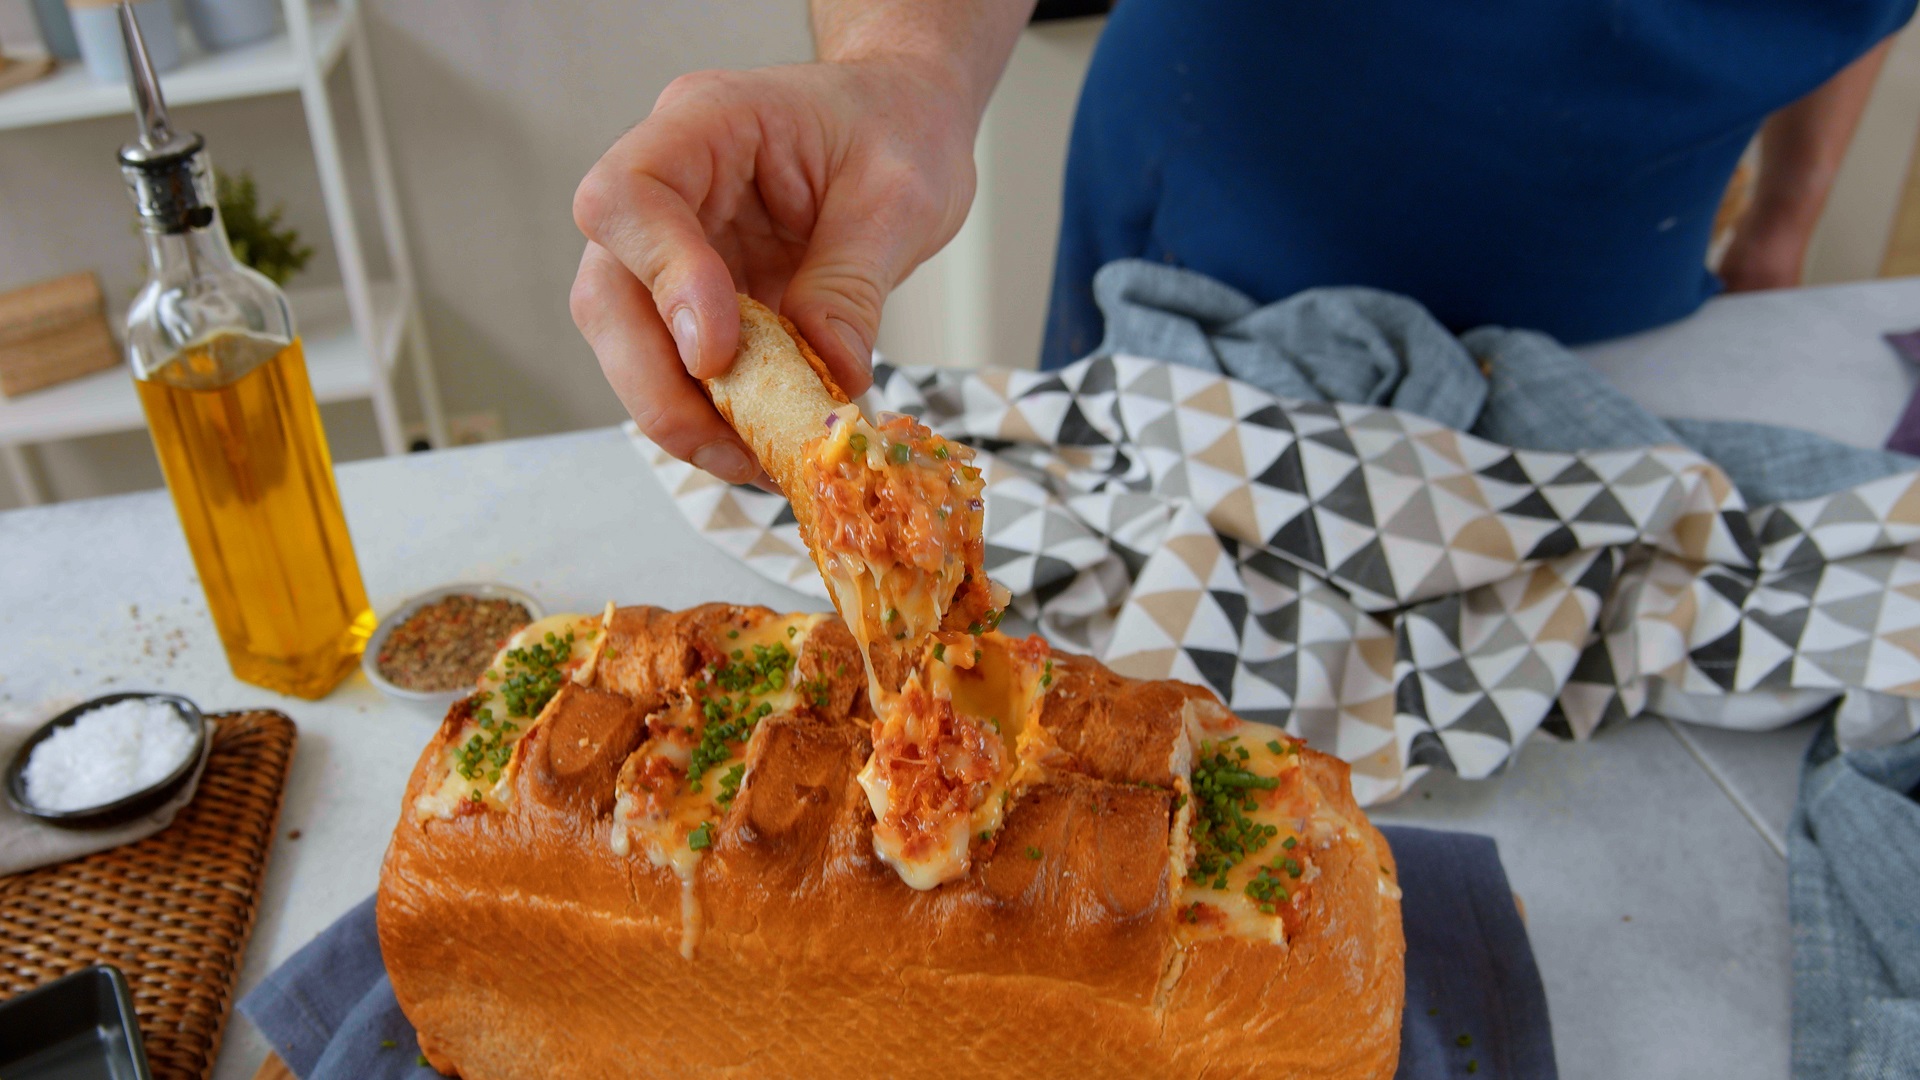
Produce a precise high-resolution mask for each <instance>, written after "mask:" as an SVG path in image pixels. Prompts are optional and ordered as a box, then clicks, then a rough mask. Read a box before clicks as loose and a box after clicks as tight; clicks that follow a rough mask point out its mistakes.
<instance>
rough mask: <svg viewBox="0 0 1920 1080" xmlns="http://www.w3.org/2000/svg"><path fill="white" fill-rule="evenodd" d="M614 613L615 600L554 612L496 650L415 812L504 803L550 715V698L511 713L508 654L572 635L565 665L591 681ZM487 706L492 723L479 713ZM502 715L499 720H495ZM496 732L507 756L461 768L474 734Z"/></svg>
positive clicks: (488, 738)
mask: <svg viewBox="0 0 1920 1080" xmlns="http://www.w3.org/2000/svg"><path fill="white" fill-rule="evenodd" d="M612 618H613V605H612V604H611V603H610V604H608V605H607V606H606V609H605V610H604V611H603V612H601V614H599V615H597V616H595V615H575V614H564V615H549V616H547V617H546V618H544V619H539V620H536V621H535V622H532V623H529V624H528V625H527V626H525V627H522V628H521V629H520V631H519V632H518V633H516V634H514V635H513V636H512V637H511V638H508V639H507V643H506V644H505V645H502V646H501V647H500V651H499V652H498V653H496V654H494V658H493V663H491V664H489V665H488V666H487V670H486V671H485V672H484V673H482V674H481V676H480V679H479V682H478V685H477V686H476V687H475V689H474V699H473V708H472V710H471V711H470V715H469V718H468V719H467V721H466V723H465V724H464V725H463V726H462V727H461V729H460V730H459V731H458V732H457V733H455V736H454V738H452V739H450V740H449V741H448V743H447V748H446V750H445V751H444V752H443V753H442V755H441V767H442V769H443V772H442V774H441V778H440V782H439V783H438V784H437V785H435V786H434V788H433V789H432V790H431V791H428V792H426V793H424V794H422V795H421V796H419V797H418V798H416V799H415V800H414V803H413V811H414V815H415V816H416V817H418V818H421V819H423V820H424V819H426V818H434V817H438V818H449V817H452V816H453V815H455V814H457V813H461V812H462V811H469V812H470V810H471V808H472V807H474V806H483V807H494V808H498V807H502V806H505V805H506V804H507V802H508V801H509V800H510V799H511V798H512V792H513V777H514V774H515V773H517V772H518V771H519V768H520V756H519V753H518V748H519V746H520V743H521V741H522V740H523V739H525V738H526V737H527V733H528V732H530V731H532V730H533V728H534V726H535V725H537V724H539V723H540V721H541V718H542V717H544V716H545V715H546V711H547V708H549V707H551V705H552V702H551V701H549V702H548V703H547V706H543V707H542V709H541V712H540V716H535V717H525V716H519V717H515V716H509V715H508V709H507V705H506V699H505V698H504V696H503V695H502V694H501V692H500V691H501V687H502V686H503V685H504V683H505V682H506V679H507V678H508V676H509V675H510V674H511V672H510V671H509V670H508V664H507V654H508V653H510V652H512V651H513V650H515V649H521V648H525V647H527V646H529V645H534V644H539V643H543V642H545V641H546V640H547V636H548V635H549V634H551V635H552V636H553V638H554V640H555V641H562V640H565V638H566V635H568V634H572V635H573V644H572V648H571V650H570V651H569V653H568V657H567V659H566V660H565V661H564V662H563V664H562V669H563V670H564V671H565V672H566V673H567V676H568V677H569V678H571V679H572V680H573V681H575V682H577V683H581V684H583V685H584V684H587V683H588V682H589V681H590V680H591V679H592V678H593V669H594V666H595V665H596V664H597V663H598V662H599V659H600V652H601V650H603V649H605V648H606V642H607V634H606V628H607V626H608V624H609V623H610V621H611V620H612ZM483 711H484V713H485V715H486V716H487V717H488V720H489V722H488V723H484V724H483V723H482V722H481V720H479V719H478V718H479V717H481V716H482V714H483ZM495 718H497V720H495ZM495 736H498V738H499V749H500V750H502V751H504V753H505V754H506V755H507V759H506V761H505V762H502V763H498V764H496V763H494V762H491V761H489V762H486V763H485V767H483V768H482V769H480V770H478V771H473V775H467V774H466V773H463V772H462V771H461V754H462V750H463V748H465V747H467V746H468V745H469V743H470V742H471V741H472V740H474V739H476V738H477V739H481V740H483V741H484V742H486V743H487V744H488V745H492V740H493V739H494V737H495Z"/></svg>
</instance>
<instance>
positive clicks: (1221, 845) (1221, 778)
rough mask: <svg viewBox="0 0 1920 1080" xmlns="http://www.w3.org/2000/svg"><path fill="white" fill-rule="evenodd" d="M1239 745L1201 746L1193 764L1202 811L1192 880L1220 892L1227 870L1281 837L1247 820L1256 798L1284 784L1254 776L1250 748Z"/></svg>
mask: <svg viewBox="0 0 1920 1080" xmlns="http://www.w3.org/2000/svg"><path fill="white" fill-rule="evenodd" d="M1233 743H1234V740H1233V739H1225V740H1223V741H1221V742H1217V743H1201V744H1200V753H1199V754H1198V755H1197V756H1196V758H1195V760H1194V763H1193V774H1192V787H1193V803H1194V809H1195V810H1196V811H1198V812H1197V813H1195V814H1194V818H1193V854H1194V858H1193V869H1192V870H1190V871H1188V873H1187V876H1188V878H1189V879H1191V880H1193V881H1206V880H1208V879H1209V878H1211V879H1212V880H1213V887H1214V888H1216V889H1224V888H1226V887H1227V879H1226V874H1227V871H1229V870H1231V869H1233V868H1234V867H1235V866H1237V865H1239V864H1240V862H1241V860H1243V859H1245V858H1246V857H1248V856H1249V855H1252V854H1254V853H1255V852H1257V851H1259V850H1260V849H1261V848H1264V847H1266V846H1267V842H1268V841H1270V840H1272V839H1273V838H1274V837H1275V836H1277V835H1279V832H1280V830H1279V829H1277V828H1275V827H1274V826H1272V825H1262V824H1260V823H1259V822H1256V821H1249V820H1247V817H1246V814H1247V813H1248V812H1249V808H1250V807H1255V806H1256V804H1254V803H1253V802H1252V801H1251V794H1250V793H1251V792H1254V791H1271V790H1273V789H1274V788H1277V787H1279V786H1280V781H1279V779H1278V778H1276V777H1271V776H1256V775H1255V774H1253V773H1252V772H1249V771H1248V770H1247V769H1246V767H1245V766H1243V765H1242V764H1241V761H1243V760H1244V759H1245V757H1246V753H1245V748H1244V747H1240V746H1235V745H1232V744H1233ZM1256 899H1268V898H1267V897H1256Z"/></svg>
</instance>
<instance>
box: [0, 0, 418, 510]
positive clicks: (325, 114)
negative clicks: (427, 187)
mask: <svg viewBox="0 0 1920 1080" xmlns="http://www.w3.org/2000/svg"><path fill="white" fill-rule="evenodd" d="M282 6H283V7H284V9H285V12H286V29H285V31H284V32H283V33H281V34H280V35H279V36H278V37H275V38H272V39H270V40H268V41H265V42H262V43H260V44H258V45H253V46H249V47H247V48H244V49H236V50H232V51H229V52H223V53H210V54H209V53H197V52H192V51H188V52H187V53H186V56H187V59H186V62H185V63H183V64H182V65H181V66H180V67H179V68H177V69H175V70H174V71H171V72H168V73H167V74H165V75H162V76H161V77H160V84H161V88H162V90H163V91H164V92H165V94H166V96H167V104H168V105H169V106H172V107H175V108H179V107H182V106H188V105H195V104H200V103H203V102H209V101H230V100H233V99H236V98H248V97H259V96H262V95H266V94H286V93H297V94H299V95H300V100H301V104H302V106H303V107H304V108H305V111H306V118H307V131H308V134H309V136H310V138H311V140H312V143H313V156H314V164H315V166H316V168H317V169H318V171H319V174H320V193H321V197H322V199H323V200H324V201H325V203H326V209H327V226H328V230H329V231H330V232H331V233H332V236H333V244H334V250H335V253H336V254H337V255H338V256H339V261H340V274H341V282H340V284H339V285H338V286H333V287H327V288H319V289H307V290H299V291H296V292H294V293H293V294H292V295H291V297H290V299H291V300H292V302H293V308H294V317H295V320H296V322H297V324H298V326H299V329H300V334H301V338H302V339H303V342H304V344H305V347H306V354H307V370H308V374H309V375H310V377H311V378H312V381H313V391H314V396H315V397H316V398H318V399H319V400H320V401H321V402H334V401H357V400H367V401H370V402H371V403H372V405H373V413H374V420H375V423H376V424H377V426H378V428H379V431H380V442H381V446H382V448H383V449H385V451H386V452H387V453H388V454H399V453H403V452H405V450H406V439H405V436H404V434H403V433H402V430H401V423H400V410H399V407H398V405H397V403H396V402H395V400H394V389H393V387H394V375H395V373H396V371H397V369H398V367H399V363H400V359H401V354H403V353H404V354H406V357H407V359H408V360H409V362H410V363H411V364H412V369H413V376H414V385H415V387H416V390H417V392H418V394H419V398H420V411H421V413H422V414H423V417H424V419H425V420H426V424H427V432H428V435H429V437H430V438H431V439H432V440H433V443H434V445H436V446H444V445H446V420H445V417H444V416H443V415H442V413H441V409H440V393H439V384H438V383H437V382H436V380H435V378H434V374H433V358H432V356H431V354H430V353H429V352H428V349H427V337H426V332H425V330H424V328H423V325H422V323H421V321H420V309H419V303H418V299H419V292H418V290H417V287H416V285H415V279H414V274H413V260H412V257H411V254H410V253H409V252H408V250H407V243H406V235H405V231H404V226H403V222H402V220H401V216H400V201H399V197H398V195H397V194H396V192H395V190H394V184H393V168H392V162H391V159H390V158H389V156H388V153H387V137H386V130H385V125H384V123H383V120H382V117H381V114H380V105H379V95H378V93H377V92H376V90H375V87H374V81H373V63H372V57H371V54H370V52H369V50H368V48H367V37H366V27H365V23H364V21H363V19H362V18H361V13H360V10H359V6H358V4H357V3H356V0H340V2H339V3H338V4H337V5H318V6H317V5H313V4H310V3H309V2H308V0H282ZM182 32H183V34H184V32H185V31H184V28H183V31H182ZM343 61H344V62H345V64H346V67H347V72H348V76H349V78H350V80H351V85H352V88H353V96H354V104H355V107H356V108H357V109H358V111H359V114H360V126H361V130H362V131H363V132H364V137H365V144H366V154H367V164H368V166H369V170H370V172H371V173H372V179H373V196H374V207H375V211H376V214H377V216H378V218H379V223H380V238H381V241H382V245H383V246H384V247H385V249H386V253H387V263H388V265H389V266H391V267H392V268H393V278H392V280H388V281H375V280H373V279H372V278H370V277H369V276H368V272H367V263H366V256H365V252H363V251H362V250H361V246H360V234H359V231H358V226H357V218H356V215H355V211H354V206H353V197H352V192H351V191H350V190H349V188H348V186H347V180H346V170H345V168H344V166H343V164H342V161H341V152H340V151H341V146H340V138H339V133H338V129H337V128H336V126H335V124H334V119H333V102H332V100H331V99H330V98H329V96H328V94H327V77H328V76H329V75H330V74H331V73H332V72H333V70H334V69H335V68H336V67H337V66H339V65H340V64H341V63H342V62H343ZM131 112H132V98H131V96H130V95H129V93H128V91H127V88H126V87H124V86H112V85H107V84H103V83H97V82H94V81H93V80H92V79H90V78H89V77H88V76H87V73H86V71H85V70H84V69H83V68H82V67H81V66H80V65H79V64H77V63H69V64H63V65H61V67H60V69H59V70H58V71H56V72H55V73H54V74H52V75H50V76H48V77H47V78H44V79H41V80H39V81H38V82H34V83H30V84H28V85H26V86H22V87H18V88H16V89H13V90H9V91H6V92H4V93H0V132H4V131H7V130H10V129H17V128H25V127H35V126H39V125H43V124H59V123H65V122H67V121H71V120H85V119H90V118H92V117H97V116H112V115H116V114H122V113H127V114H130V113H131ZM189 126H190V125H189ZM214 149H215V152H216V153H217V152H218V148H217V147H216V148H214ZM145 426H146V417H145V416H144V415H143V414H142V413H141V411H140V402H139V399H138V398H137V397H136V396H135V394H134V391H133V385H132V382H131V380H130V379H129V378H128V376H127V373H126V371H125V370H124V369H118V368H116V369H111V370H108V371H103V372H99V373H97V374H94V375H90V376H87V377H86V378H83V379H76V380H74V381H73V382H70V383H64V384H61V385H59V386H55V387H50V388H48V389H46V390H40V391H36V392H33V393H30V394H24V395H22V396H20V397H18V398H4V397H0V459H3V460H4V464H5V465H6V467H7V469H8V471H9V473H10V474H11V475H12V478H13V482H14V486H15V488H16V489H17V490H18V491H19V492H20V494H21V497H22V498H23V499H24V500H26V501H27V502H30V503H38V502H42V501H44V500H45V492H44V491H42V490H41V488H40V485H39V483H38V481H37V479H36V477H35V476H34V473H33V469H32V468H31V467H30V464H29V462H28V459H27V457H26V453H25V451H26V449H27V448H28V447H30V446H32V445H33V444H35V443H43V442H51V441H54V440H57V439H70V438H78V437H80V436H85V435H100V434H105V433H107V432H113V431H131V430H138V429H140V428H144V427H145Z"/></svg>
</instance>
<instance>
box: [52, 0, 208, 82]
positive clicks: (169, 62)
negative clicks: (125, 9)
mask: <svg viewBox="0 0 1920 1080" xmlns="http://www.w3.org/2000/svg"><path fill="white" fill-rule="evenodd" d="M118 8H119V5H118V4H115V3H114V2H113V0H67V10H68V12H70V13H71V14H72V15H73V36H74V37H75V38H77V39H78V40H79V42H80V59H81V60H82V61H83V62H84V63H85V64H86V65H87V74H88V75H91V76H93V79H94V81H95V82H103V83H120V84H122V85H124V84H125V83H126V81H127V47H126V45H125V44H123V43H122V41H121V39H120V12H119V10H118ZM133 17H134V19H135V20H136V21H137V22H139V24H140V35H141V36H142V37H144V38H146V39H147V54H148V55H149V56H150V57H152V59H153V70H155V71H172V70H173V69H174V68H177V67H179V66H180V39H179V37H178V35H177V34H176V33H175V31H174V28H173V8H171V7H169V6H168V4H167V0H140V2H139V3H136V4H134V5H133Z"/></svg>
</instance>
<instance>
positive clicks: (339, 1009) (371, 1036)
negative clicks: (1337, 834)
mask: <svg viewBox="0 0 1920 1080" xmlns="http://www.w3.org/2000/svg"><path fill="white" fill-rule="evenodd" d="M1380 832H1381V833H1382V834H1383V835H1385V836H1386V838H1387V843H1388V845H1389V846H1390V847H1392V849H1393V857H1394V860H1395V862H1396V863H1398V864H1399V871H1400V889H1401V893H1402V898H1401V902H1400V912H1401V920H1402V923H1403V925H1404V926H1405V927H1406V934H1407V997H1406V1010H1405V1012H1404V1013H1403V1015H1402V1019H1401V1026H1400V1067H1399V1070H1398V1072H1397V1074H1396V1075H1398V1076H1399V1077H1400V1078H1401V1080H1451V1078H1454V1077H1460V1076H1466V1075H1472V1076H1474V1077H1475V1080H1480V1078H1482V1077H1486V1078H1494V1080H1505V1078H1511V1080H1554V1077H1556V1076H1557V1075H1559V1074H1558V1071H1557V1069H1556V1067H1555V1064H1554V1056H1553V1028H1552V1025H1551V1024H1549V1023H1548V1020H1547V995H1546V991H1545V990H1544V989H1543V988H1542V987H1541V984H1540V972H1539V969H1538V968H1536V967H1535V966H1534V962H1533V948H1532V946H1531V945H1530V944H1529V943H1528V941H1527V927H1526V924H1525V923H1524V922H1522V921H1521V919H1520V913H1519V911H1518V910H1516V909H1515V907H1514V903H1513V893H1512V892H1511V891H1510V889H1509V888H1508V885H1507V874H1506V871H1505V869H1503V868H1502V867H1501V865H1500V852H1499V850H1498V849H1497V848H1495V846H1494V843H1493V841H1492V840H1491V839H1489V838H1487V837H1484V836H1475V835H1473V834H1471V833H1454V832H1437V831H1434V830H1431V829H1415V828H1408V827H1405V826H1392V825H1390V826H1385V827H1383V828H1382V829H1381V830H1380ZM482 944H483V943H476V947H481V946H482ZM240 1011H241V1012H243V1013H245V1014H246V1015H247V1018H248V1019H250V1020H252V1021H253V1023H254V1026H255V1027H258V1028H259V1029H260V1033H261V1034H263V1035H265V1036H266V1037H267V1042H269V1043H270V1044H272V1046H273V1049H274V1052H275V1053H277V1054H278V1055H280V1060H281V1061H283V1062H285V1063H286V1066H287V1067H288V1068H289V1069H292V1070H293V1074H294V1075H295V1076H298V1077H300V1078H301V1080H434V1078H435V1077H437V1076H438V1075H439V1074H438V1073H436V1072H434V1071H433V1070H432V1069H430V1068H428V1067H427V1066H426V1065H425V1064H423V1063H422V1060H421V1058H420V1047H419V1043H418V1042H417V1041H416V1037H415V1035H414V1031H413V1026H412V1025H411V1024H409V1023H408V1022H407V1017H406V1014H405V1013H402V1012H401V1011H400V1003H399V1002H398V1001H396V1000H395V999H394V996H393V984H392V982H390V981H389V980H388V978H387V971H386V967H385V966H384V965H383V964H382V963H381V960H380V937H379V934H378V932H377V931H376V928H375V924H374V912H373V899H372V898H371V897H369V898H368V899H366V900H365V901H363V902H361V904H360V905H359V906H358V907H355V908H354V909H353V910H352V911H349V912H348V913H347V914H345V915H343V916H341V918H340V921H339V922H336V923H334V924H333V925H332V926H331V927H328V928H327V929H326V930H324V931H322V932H321V934H320V936H319V937H317V938H315V939H314V940H313V941H312V942H310V943H309V944H307V945H306V946H305V947H304V948H302V949H301V950H300V951H299V952H297V953H294V954H293V956H292V957H290V958H289V959H288V960H287V962H286V963H284V964H282V965H280V968H279V969H278V970H276V971H275V972H274V973H273V974H271V975H269V976H267V978H266V981H264V982H262V983H261V984H260V985H259V987H257V988H256V989H255V990H254V991H253V992H252V993H250V994H248V995H247V996H246V998H244V999H243V1000H242V1001H241V1002H240Z"/></svg>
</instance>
